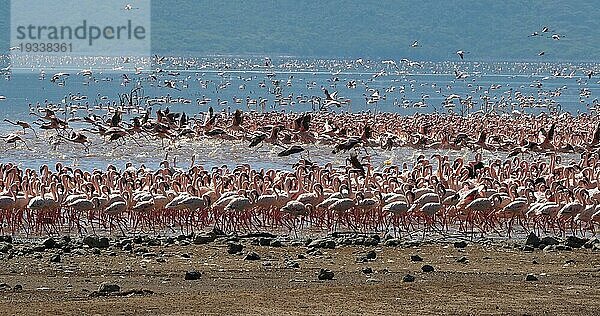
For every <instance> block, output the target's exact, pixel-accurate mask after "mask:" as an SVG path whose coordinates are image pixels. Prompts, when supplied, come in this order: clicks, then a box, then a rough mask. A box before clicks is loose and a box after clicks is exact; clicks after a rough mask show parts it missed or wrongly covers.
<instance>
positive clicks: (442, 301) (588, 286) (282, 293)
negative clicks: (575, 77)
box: [0, 238, 600, 315]
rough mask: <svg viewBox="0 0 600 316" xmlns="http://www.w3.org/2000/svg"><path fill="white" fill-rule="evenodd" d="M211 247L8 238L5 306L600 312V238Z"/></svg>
mask: <svg viewBox="0 0 600 316" xmlns="http://www.w3.org/2000/svg"><path fill="white" fill-rule="evenodd" d="M201 243H202V244H194V243H193V242H189V241H186V240H173V239H170V240H167V241H166V242H165V240H164V239H163V240H161V239H160V238H155V239H153V238H146V239H144V240H139V239H138V240H135V241H134V240H117V241H114V240H111V241H110V244H109V245H108V247H104V248H96V247H89V246H88V245H86V244H84V243H81V242H78V241H74V240H72V241H68V242H65V241H63V240H60V239H56V240H51V241H48V240H44V241H36V242H34V243H18V242H15V243H12V244H10V245H11V246H6V245H7V244H9V243H3V246H5V247H6V248H8V249H6V248H2V247H0V248H2V249H1V250H3V251H4V254H3V255H2V257H1V262H2V264H1V266H0V283H3V284H2V285H0V288H1V289H0V297H1V302H0V314H2V315H40V314H41V315H58V314H60V315H123V314H126V315H131V314H135V315H226V314H229V315H230V314H240V315H328V314H335V315H341V314H344V315H359V314H360V315H441V314H448V315H574V314H577V315H598V311H599V310H600V286H599V285H600V251H598V250H597V249H598V248H597V247H596V246H593V247H587V248H586V247H582V248H577V249H572V248H571V247H554V248H550V249H546V250H540V249H538V248H534V247H525V248H523V242H518V241H515V242H513V241H503V242H477V243H476V242H469V241H467V242H466V243H464V244H462V245H459V247H456V245H454V244H453V243H452V242H449V243H429V242H418V241H417V242H410V243H407V242H404V243H401V244H399V245H397V246H389V244H390V243H386V245H387V246H386V245H385V244H384V242H383V241H382V242H380V243H379V242H378V243H376V244H375V243H373V244H370V245H369V246H365V245H364V244H363V245H355V244H354V245H342V244H343V243H351V242H342V243H339V240H338V243H335V244H334V243H330V244H328V243H327V242H321V243H318V242H317V243H314V242H313V243H312V245H311V247H307V244H308V243H302V242H292V241H288V242H281V243H280V242H277V243H273V240H267V241H265V238H245V239H236V238H233V239H232V238H222V239H217V240H208V241H206V243H205V242H201ZM88 244H89V242H88ZM271 245H273V246H271ZM104 246H106V245H104ZM463 246H464V248H461V247H463ZM540 248H541V247H540ZM322 269H323V270H322ZM431 270H433V271H431ZM425 271H428V272H425ZM528 274H529V276H527V275H528ZM408 275H410V276H412V277H413V278H411V277H410V276H408ZM186 279H187V280H186Z"/></svg>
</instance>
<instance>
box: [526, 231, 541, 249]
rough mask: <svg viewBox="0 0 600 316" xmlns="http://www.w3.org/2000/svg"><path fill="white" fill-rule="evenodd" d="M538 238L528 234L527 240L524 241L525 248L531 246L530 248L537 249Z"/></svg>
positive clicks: (533, 234)
mask: <svg viewBox="0 0 600 316" xmlns="http://www.w3.org/2000/svg"><path fill="white" fill-rule="evenodd" d="M540 242H541V240H540V238H539V237H538V236H537V235H536V234H535V233H533V232H531V233H529V235H528V236H527V240H526V241H525V245H526V246H531V247H535V248H538V247H539V246H540Z"/></svg>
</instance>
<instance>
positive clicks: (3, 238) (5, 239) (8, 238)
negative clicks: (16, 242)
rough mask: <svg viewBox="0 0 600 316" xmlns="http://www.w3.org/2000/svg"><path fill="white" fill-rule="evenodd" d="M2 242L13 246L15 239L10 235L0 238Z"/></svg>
mask: <svg viewBox="0 0 600 316" xmlns="http://www.w3.org/2000/svg"><path fill="white" fill-rule="evenodd" d="M0 242H6V243H9V244H12V242H13V238H12V236H10V235H5V236H0Z"/></svg>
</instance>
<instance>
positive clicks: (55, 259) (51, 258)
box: [50, 254, 61, 263]
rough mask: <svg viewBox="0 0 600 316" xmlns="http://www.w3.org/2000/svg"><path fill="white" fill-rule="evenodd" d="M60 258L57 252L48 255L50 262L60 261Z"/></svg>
mask: <svg viewBox="0 0 600 316" xmlns="http://www.w3.org/2000/svg"><path fill="white" fill-rule="evenodd" d="M60 261H61V258H60V255H59V254H54V255H52V256H51V257H50V262H54V263H60Z"/></svg>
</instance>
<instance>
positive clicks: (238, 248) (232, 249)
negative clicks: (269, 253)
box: [227, 242, 244, 255]
mask: <svg viewBox="0 0 600 316" xmlns="http://www.w3.org/2000/svg"><path fill="white" fill-rule="evenodd" d="M242 250H244V245H242V244H240V243H236V242H230V243H228V244H227V253H228V254H230V255H233V254H236V253H239V252H242Z"/></svg>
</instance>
